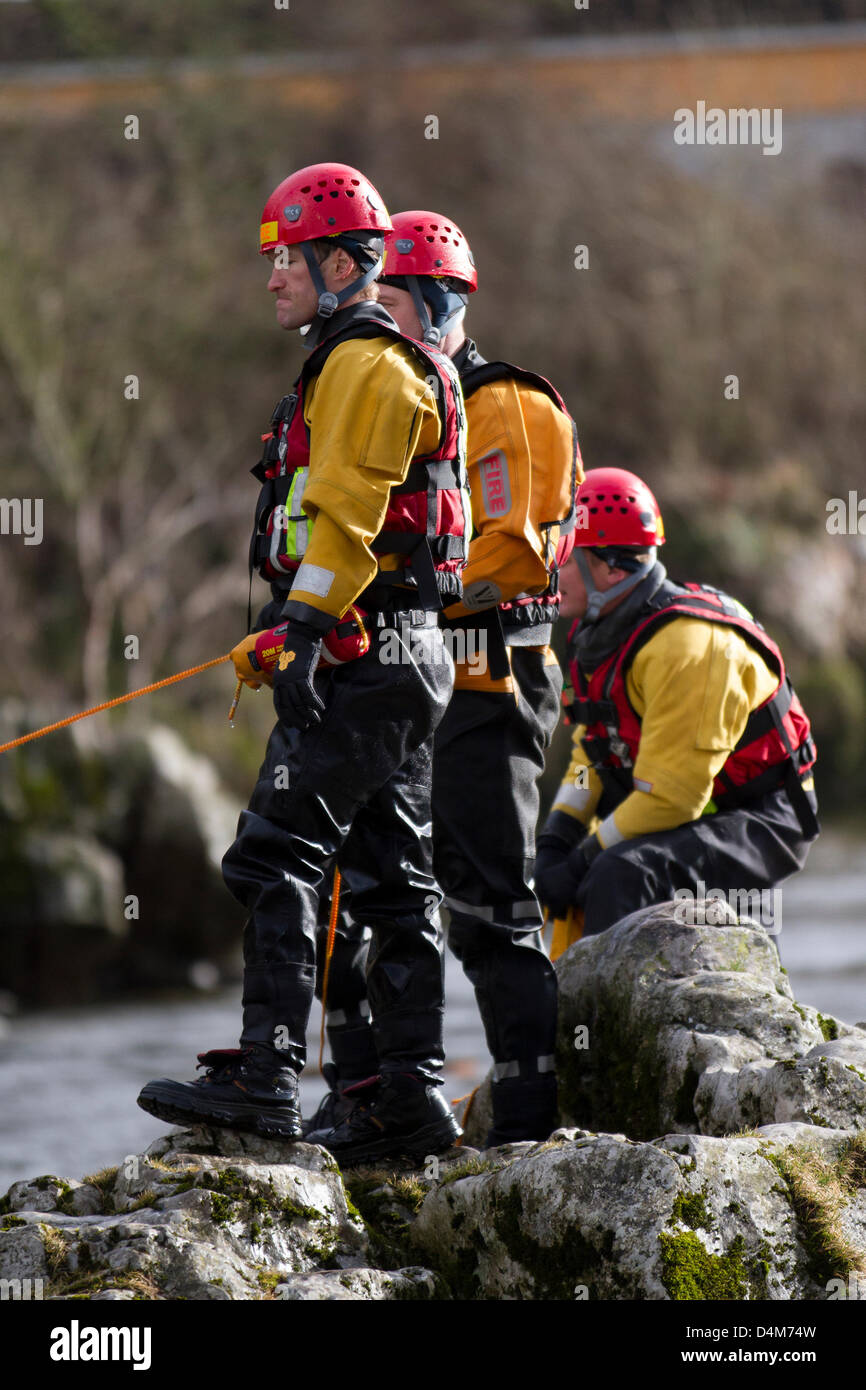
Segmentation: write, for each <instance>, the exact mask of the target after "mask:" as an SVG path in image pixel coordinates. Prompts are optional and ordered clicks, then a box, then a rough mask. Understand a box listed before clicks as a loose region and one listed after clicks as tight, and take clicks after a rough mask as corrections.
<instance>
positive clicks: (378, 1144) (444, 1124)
mask: <svg viewBox="0 0 866 1390" xmlns="http://www.w3.org/2000/svg"><path fill="white" fill-rule="evenodd" d="M461 1132H462V1131H461V1129H460V1126H459V1125H458V1124H457V1122H456V1120H454V1119H452V1118H451V1116H448V1117H447V1118H446V1119H443V1120H437V1121H436V1123H435V1124H431V1125H423V1126H422V1128H421V1129H416V1130H415V1131H414V1133H412V1134H407V1135H404V1136H402V1137H396V1136H392V1137H390V1138H389V1137H388V1136H387V1135H383V1137H382V1138H381V1139H375V1140H372V1141H370V1140H368V1141H367V1142H366V1143H364V1144H347V1145H345V1146H340V1145H337V1146H336V1147H335V1148H333V1149H332V1148H331V1146H330V1145H329V1144H327V1143H326V1142H325V1141H324V1140H321V1139H319V1140H314V1139H310V1140H308V1142H309V1143H319V1144H321V1146H322V1148H323V1149H327V1150H328V1152H329V1153H330V1154H333V1156H334V1158H335V1159H336V1160H337V1162H338V1163H339V1164H340V1165H341V1166H343V1165H345V1166H346V1167H352V1166H354V1165H355V1164H358V1163H367V1162H370V1161H371V1160H373V1159H377V1158H391V1157H394V1158H396V1157H398V1156H403V1155H405V1156H406V1157H407V1158H412V1159H424V1158H431V1157H433V1156H434V1155H435V1154H437V1153H442V1151H443V1150H444V1149H450V1148H453V1146H454V1144H455V1142H456V1141H457V1140H458V1139H459V1138H460V1134H461Z"/></svg>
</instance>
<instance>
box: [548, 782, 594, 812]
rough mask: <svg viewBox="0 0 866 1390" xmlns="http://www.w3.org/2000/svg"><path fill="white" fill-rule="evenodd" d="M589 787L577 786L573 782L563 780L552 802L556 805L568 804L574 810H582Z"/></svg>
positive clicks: (586, 799)
mask: <svg viewBox="0 0 866 1390" xmlns="http://www.w3.org/2000/svg"><path fill="white" fill-rule="evenodd" d="M589 795H590V792H589V787H577V786H575V784H574V783H573V782H563V784H562V786H561V787H560V789H559V791H558V792H557V793H556V798H555V800H554V803H553V807H554V810H555V809H556V807H557V806H570V807H571V808H572V810H574V811H582V810H583V808H584V806H585V805H586V803H587V802H588V801H589Z"/></svg>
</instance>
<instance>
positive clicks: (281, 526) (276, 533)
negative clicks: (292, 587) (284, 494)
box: [268, 504, 292, 574]
mask: <svg viewBox="0 0 866 1390" xmlns="http://www.w3.org/2000/svg"><path fill="white" fill-rule="evenodd" d="M271 525H272V528H273V529H272V531H271V548H270V551H269V552H268V559H269V560H270V562H271V565H272V566H273V568H274V569H275V570H279V571H280V573H281V574H291V572H292V567H291V566H290V565H287V564H284V563H283V561H284V560H285V558H286V557H285V556H282V557H281V556H280V538H281V536H282V535H283V532H284V531H285V529H286V526H287V525H288V518H287V517H286V509H285V507H284V506H283V505H282V504H280V506H278V507H274V515H273V518H272V521H271Z"/></svg>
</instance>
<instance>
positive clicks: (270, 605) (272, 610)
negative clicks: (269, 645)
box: [250, 598, 286, 632]
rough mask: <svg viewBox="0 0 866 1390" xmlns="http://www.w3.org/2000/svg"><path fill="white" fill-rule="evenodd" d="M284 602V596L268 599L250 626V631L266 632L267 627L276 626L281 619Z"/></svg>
mask: <svg viewBox="0 0 866 1390" xmlns="http://www.w3.org/2000/svg"><path fill="white" fill-rule="evenodd" d="M285 602H286V600H285V599H284V598H272V599H268V602H267V603H266V604H265V606H264V608H263V609H262V610H261V612H260V613H259V615H258V617H257V618H256V620H255V622H254V623H253V625H252V627H251V628H250V632H267V630H268V628H269V627H278V626H279V624H280V622H281V620H282V616H283V607H284V605H285Z"/></svg>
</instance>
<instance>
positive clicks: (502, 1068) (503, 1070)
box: [493, 1062, 520, 1081]
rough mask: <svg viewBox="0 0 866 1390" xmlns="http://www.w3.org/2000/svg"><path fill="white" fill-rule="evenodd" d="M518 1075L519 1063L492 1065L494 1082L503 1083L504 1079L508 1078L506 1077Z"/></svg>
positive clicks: (497, 1063)
mask: <svg viewBox="0 0 866 1390" xmlns="http://www.w3.org/2000/svg"><path fill="white" fill-rule="evenodd" d="M519 1075H520V1063H519V1062H494V1063H493V1080H494V1081H504V1080H505V1078H506V1077H508V1076H519Z"/></svg>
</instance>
